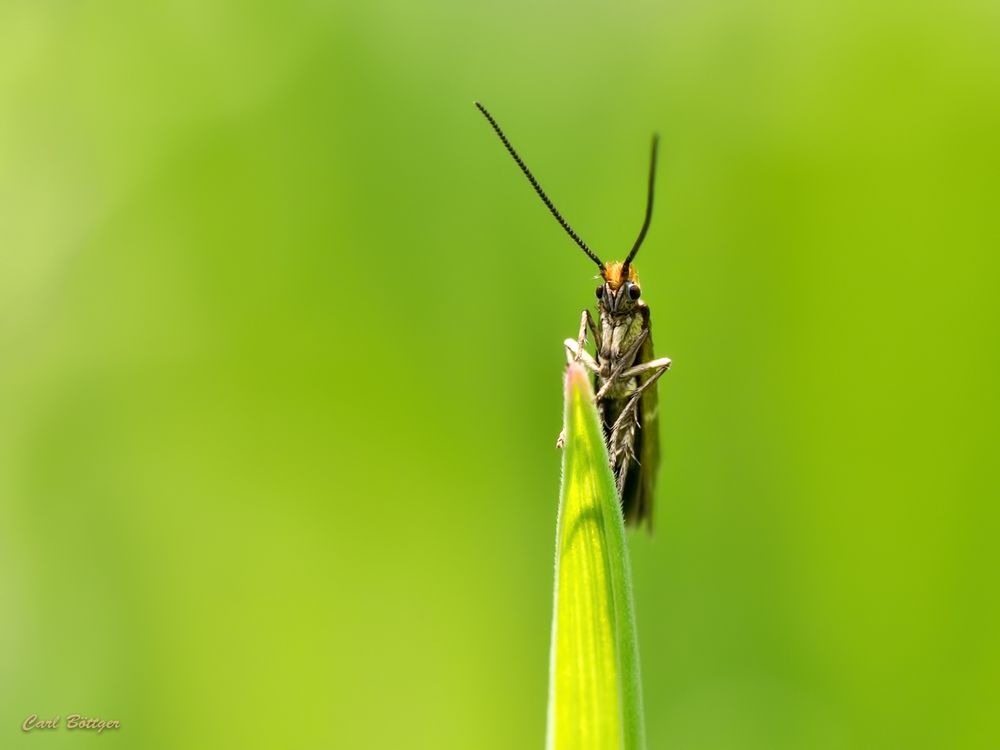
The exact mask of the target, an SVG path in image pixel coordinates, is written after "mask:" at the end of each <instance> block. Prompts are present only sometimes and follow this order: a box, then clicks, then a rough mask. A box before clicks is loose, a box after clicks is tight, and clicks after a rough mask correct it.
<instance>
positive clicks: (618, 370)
mask: <svg viewBox="0 0 1000 750" xmlns="http://www.w3.org/2000/svg"><path fill="white" fill-rule="evenodd" d="M648 335H649V329H648V328H643V329H642V333H640V334H639V338H637V339H636V340H635V343H634V344H632V346H630V347H629V349H628V351H627V352H625V356H624V357H622V358H621V360H619V362H618V364H617V365H616V366H615V369H613V370H612V371H611V374H610V375H608V379H607V380H605V381H604V385H602V386H601V389H600V390H599V391H598V392H597V395H596V396H594V400H595V401H600V400H601V399H602V398H604V396H605V394H607V392H608V390H609V389H610V388H611V386H613V385H614V384H615V381H616V380H618V378H619V377H624V373H623V372H622V371H623V370H625V363H626V362H631V361H632V360H633V359H634V358H635V355H636V354H637V353H638V351H639V348H640V347H641V346H642V343H643V342H644V341H645V340H646V337H647V336H648ZM634 369H635V368H634V367H632V368H630V369H629V370H625V372H630V371H631V370H634Z"/></svg>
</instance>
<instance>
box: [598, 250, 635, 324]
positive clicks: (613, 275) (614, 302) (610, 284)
mask: <svg viewBox="0 0 1000 750" xmlns="http://www.w3.org/2000/svg"><path fill="white" fill-rule="evenodd" d="M601 276H602V278H603V283H602V284H601V285H600V286H598V287H597V304H598V306H599V307H601V308H603V309H604V310H606V311H607V312H609V313H610V314H612V315H628V314H629V313H631V312H632V311H633V310H634V309H635V307H636V305H638V304H639V297H640V296H642V290H641V289H640V288H639V275H638V274H637V273H636V272H635V267H634V266H627V267H626V265H625V264H624V263H618V262H612V263H607V264H606V265H605V266H604V268H603V269H602V272H601Z"/></svg>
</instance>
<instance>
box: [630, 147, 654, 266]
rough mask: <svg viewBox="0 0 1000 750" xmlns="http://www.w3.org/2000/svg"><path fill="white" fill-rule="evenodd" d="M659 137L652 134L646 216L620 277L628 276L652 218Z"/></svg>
mask: <svg viewBox="0 0 1000 750" xmlns="http://www.w3.org/2000/svg"><path fill="white" fill-rule="evenodd" d="M659 142H660V137H659V136H658V135H654V136H653V149H652V152H651V153H650V155H649V189H648V191H647V193H646V218H645V219H643V221H642V229H640V230H639V236H638V238H636V241H635V244H634V245H632V250H631V251H630V252H629V254H628V257H627V258H626V259H625V262H624V263H622V278H625V279H627V278H628V265H629V263H631V262H632V259H633V258H634V257H635V254H636V253H637V252H639V246H640V245H641V244H642V241H643V240H644V239H646V230H648V229H649V221H650V219H652V218H653V184H654V183H655V182H656V147H657V146H658V145H659Z"/></svg>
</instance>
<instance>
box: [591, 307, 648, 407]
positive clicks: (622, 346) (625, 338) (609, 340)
mask: <svg viewBox="0 0 1000 750" xmlns="http://www.w3.org/2000/svg"><path fill="white" fill-rule="evenodd" d="M599 313H600V316H601V347H600V349H599V350H598V352H597V364H598V365H600V368H601V376H602V377H601V380H602V381H603V380H605V379H606V378H607V376H608V375H609V374H610V372H611V369H612V368H614V367H615V366H616V365H618V364H619V363H620V362H621V360H622V358H623V357H625V356H626V355H627V354H628V352H629V349H631V347H632V345H633V344H635V342H636V339H638V338H639V335H640V334H641V333H642V327H643V319H642V313H641V312H640V311H639V308H635V309H634V310H633V312H631V313H629V314H627V315H614V316H613V315H611V314H610V313H609V312H608V311H607V310H605V309H604V307H603V306H601V307H600V309H599ZM636 357H637V355H633V357H632V360H633V361H632V362H626V363H625V367H631V366H632V365H633V364H634V363H635V359H636ZM635 386H636V383H635V379H634V378H630V379H629V380H627V381H619V382H618V383H616V384H615V385H614V386H612V388H611V390H610V391H609V392H608V396H609V397H610V398H622V397H624V396H626V395H628V394H629V393H631V392H632V391H633V390H634V389H635Z"/></svg>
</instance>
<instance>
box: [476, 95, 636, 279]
mask: <svg viewBox="0 0 1000 750" xmlns="http://www.w3.org/2000/svg"><path fill="white" fill-rule="evenodd" d="M476 107H477V108H478V109H479V111H480V112H482V113H483V116H484V117H486V119H487V120H489V122H490V125H492V126H493V129H494V130H495V131H496V133H497V135H498V136H500V140H501V141H502V142H503V145H504V146H506V147H507V151H508V152H510V155H511V156H513V157H514V161H516V162H517V166H519V167H520V168H521V171H522V172H524V176H525V177H527V178H528V182H530V183H531V186H532V187H533V188H534V189H535V192H536V193H538V197H539V198H541V199H542V202H543V203H544V204H545V205H546V207H548V209H549V211H550V212H551V213H552V215H553V216H555V217H556V221H558V222H559V226H561V227H562V228H563V229H565V230H566V234H568V235H569V236H570V237H572V238H573V242H575V243H576V244H577V245H579V246H580V249H581V250H583V252H585V253H586V254H587V256H588V257H589V258H590V259H591V260H592V261H594V263H596V264H597V267H598V268H600V269H601V276H604V264H603V263H602V262H601V259H600V258H598V257H597V255H596V254H595V253H594V251H593V250H591V249H590V248H589V247H587V243H586V242H584V241H583V240H581V239H580V236H579V235H578V234H577V233H576V232H574V231H573V227H571V226H570V225H569V223H568V222H567V221H566V219H564V218H563V217H562V214H560V213H559V210H558V209H557V208H556V207H555V205H553V203H552V201H550V200H549V196H547V195H546V194H545V191H544V190H542V186H541V185H539V184H538V180H536V179H535V176H534V175H533V174H531V170H530V169H528V166H527V165H526V164H525V163H524V162H523V161H522V160H521V157H520V156H518V155H517V151H515V150H514V147H513V146H511V145H510V141H508V140H507V136H505V135H504V134H503V131H502V130H501V129H500V126H499V125H497V121H496V120H494V119H493V115H491V114H490V113H489V112H487V111H486V107H484V106H483V105H482V104H480V103H479V102H476ZM650 200H652V198H650ZM647 223H648V219H647ZM643 233H645V229H643Z"/></svg>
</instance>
